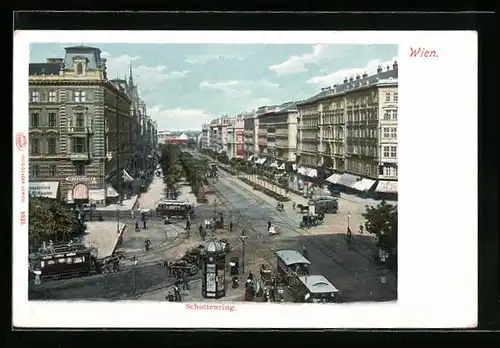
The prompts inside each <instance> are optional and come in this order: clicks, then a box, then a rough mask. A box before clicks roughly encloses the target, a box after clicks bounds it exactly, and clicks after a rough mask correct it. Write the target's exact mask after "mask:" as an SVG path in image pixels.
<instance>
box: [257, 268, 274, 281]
mask: <svg viewBox="0 0 500 348" xmlns="http://www.w3.org/2000/svg"><path fill="white" fill-rule="evenodd" d="M260 279H261V280H262V283H263V284H264V285H266V286H268V285H272V284H273V282H274V279H273V272H272V270H271V268H269V267H266V265H262V266H260Z"/></svg>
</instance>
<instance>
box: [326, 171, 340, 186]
mask: <svg viewBox="0 0 500 348" xmlns="http://www.w3.org/2000/svg"><path fill="white" fill-rule="evenodd" d="M341 177H342V174H338V173H335V174H332V175H330V176H329V177H328V178H326V181H328V182H329V183H332V184H336V183H338V182H339V180H340V178H341Z"/></svg>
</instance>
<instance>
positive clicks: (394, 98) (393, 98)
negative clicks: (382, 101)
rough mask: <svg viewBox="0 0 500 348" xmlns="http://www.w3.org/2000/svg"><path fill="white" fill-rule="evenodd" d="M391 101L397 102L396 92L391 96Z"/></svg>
mask: <svg viewBox="0 0 500 348" xmlns="http://www.w3.org/2000/svg"><path fill="white" fill-rule="evenodd" d="M392 101H394V102H397V101H398V92H394V94H393V95H392Z"/></svg>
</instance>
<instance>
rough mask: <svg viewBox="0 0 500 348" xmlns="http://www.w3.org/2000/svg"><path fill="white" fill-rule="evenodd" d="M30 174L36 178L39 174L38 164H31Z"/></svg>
mask: <svg viewBox="0 0 500 348" xmlns="http://www.w3.org/2000/svg"><path fill="white" fill-rule="evenodd" d="M30 176H31V177H32V178H37V177H38V176H40V165H38V164H33V165H32V166H31V173H30Z"/></svg>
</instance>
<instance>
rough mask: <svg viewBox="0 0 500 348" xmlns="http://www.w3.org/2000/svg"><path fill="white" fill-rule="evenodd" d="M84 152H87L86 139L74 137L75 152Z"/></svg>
mask: <svg viewBox="0 0 500 348" xmlns="http://www.w3.org/2000/svg"><path fill="white" fill-rule="evenodd" d="M83 152H85V139H84V138H73V153H83Z"/></svg>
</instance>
